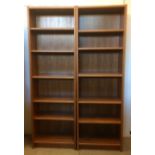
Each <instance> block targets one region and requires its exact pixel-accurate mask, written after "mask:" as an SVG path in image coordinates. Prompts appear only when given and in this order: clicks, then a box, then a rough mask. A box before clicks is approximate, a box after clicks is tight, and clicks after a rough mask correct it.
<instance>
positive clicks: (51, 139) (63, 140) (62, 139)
mask: <svg viewBox="0 0 155 155" xmlns="http://www.w3.org/2000/svg"><path fill="white" fill-rule="evenodd" d="M33 142H34V143H35V144H60V145H63V144H65V145H73V144H74V139H73V138H72V137H69V136H37V137H35V138H34V141H33Z"/></svg>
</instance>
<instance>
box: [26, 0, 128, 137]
mask: <svg viewBox="0 0 155 155" xmlns="http://www.w3.org/2000/svg"><path fill="white" fill-rule="evenodd" d="M123 3H126V4H128V17H127V39H126V58H125V59H126V60H125V103H124V104H125V105H124V137H129V136H130V134H129V132H130V130H131V42H130V41H131V28H130V22H131V8H130V5H131V2H130V0H39V1H36V0H25V1H24V4H25V8H24V9H25V10H24V12H25V13H24V14H25V22H24V133H25V134H31V109H30V85H29V81H30V79H29V54H28V52H29V51H28V32H27V25H28V24H27V6H65V5H67V6H73V5H79V6H80V5H112V4H123Z"/></svg>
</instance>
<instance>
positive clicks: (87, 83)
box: [79, 77, 121, 99]
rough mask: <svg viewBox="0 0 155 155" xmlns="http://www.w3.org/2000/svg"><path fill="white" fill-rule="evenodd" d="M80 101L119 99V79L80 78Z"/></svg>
mask: <svg viewBox="0 0 155 155" xmlns="http://www.w3.org/2000/svg"><path fill="white" fill-rule="evenodd" d="M79 98H80V99H96V98H98V99H120V98H121V79H120V78H90V77H89V78H80V79H79Z"/></svg>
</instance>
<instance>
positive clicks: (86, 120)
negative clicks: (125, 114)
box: [79, 118, 121, 124]
mask: <svg viewBox="0 0 155 155" xmlns="http://www.w3.org/2000/svg"><path fill="white" fill-rule="evenodd" d="M79 123H83V124H121V121H120V119H113V118H79Z"/></svg>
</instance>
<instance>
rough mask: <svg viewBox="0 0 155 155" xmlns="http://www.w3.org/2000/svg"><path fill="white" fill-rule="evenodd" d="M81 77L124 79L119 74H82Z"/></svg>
mask: <svg viewBox="0 0 155 155" xmlns="http://www.w3.org/2000/svg"><path fill="white" fill-rule="evenodd" d="M78 76H79V77H122V74H119V73H80V74H78Z"/></svg>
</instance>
